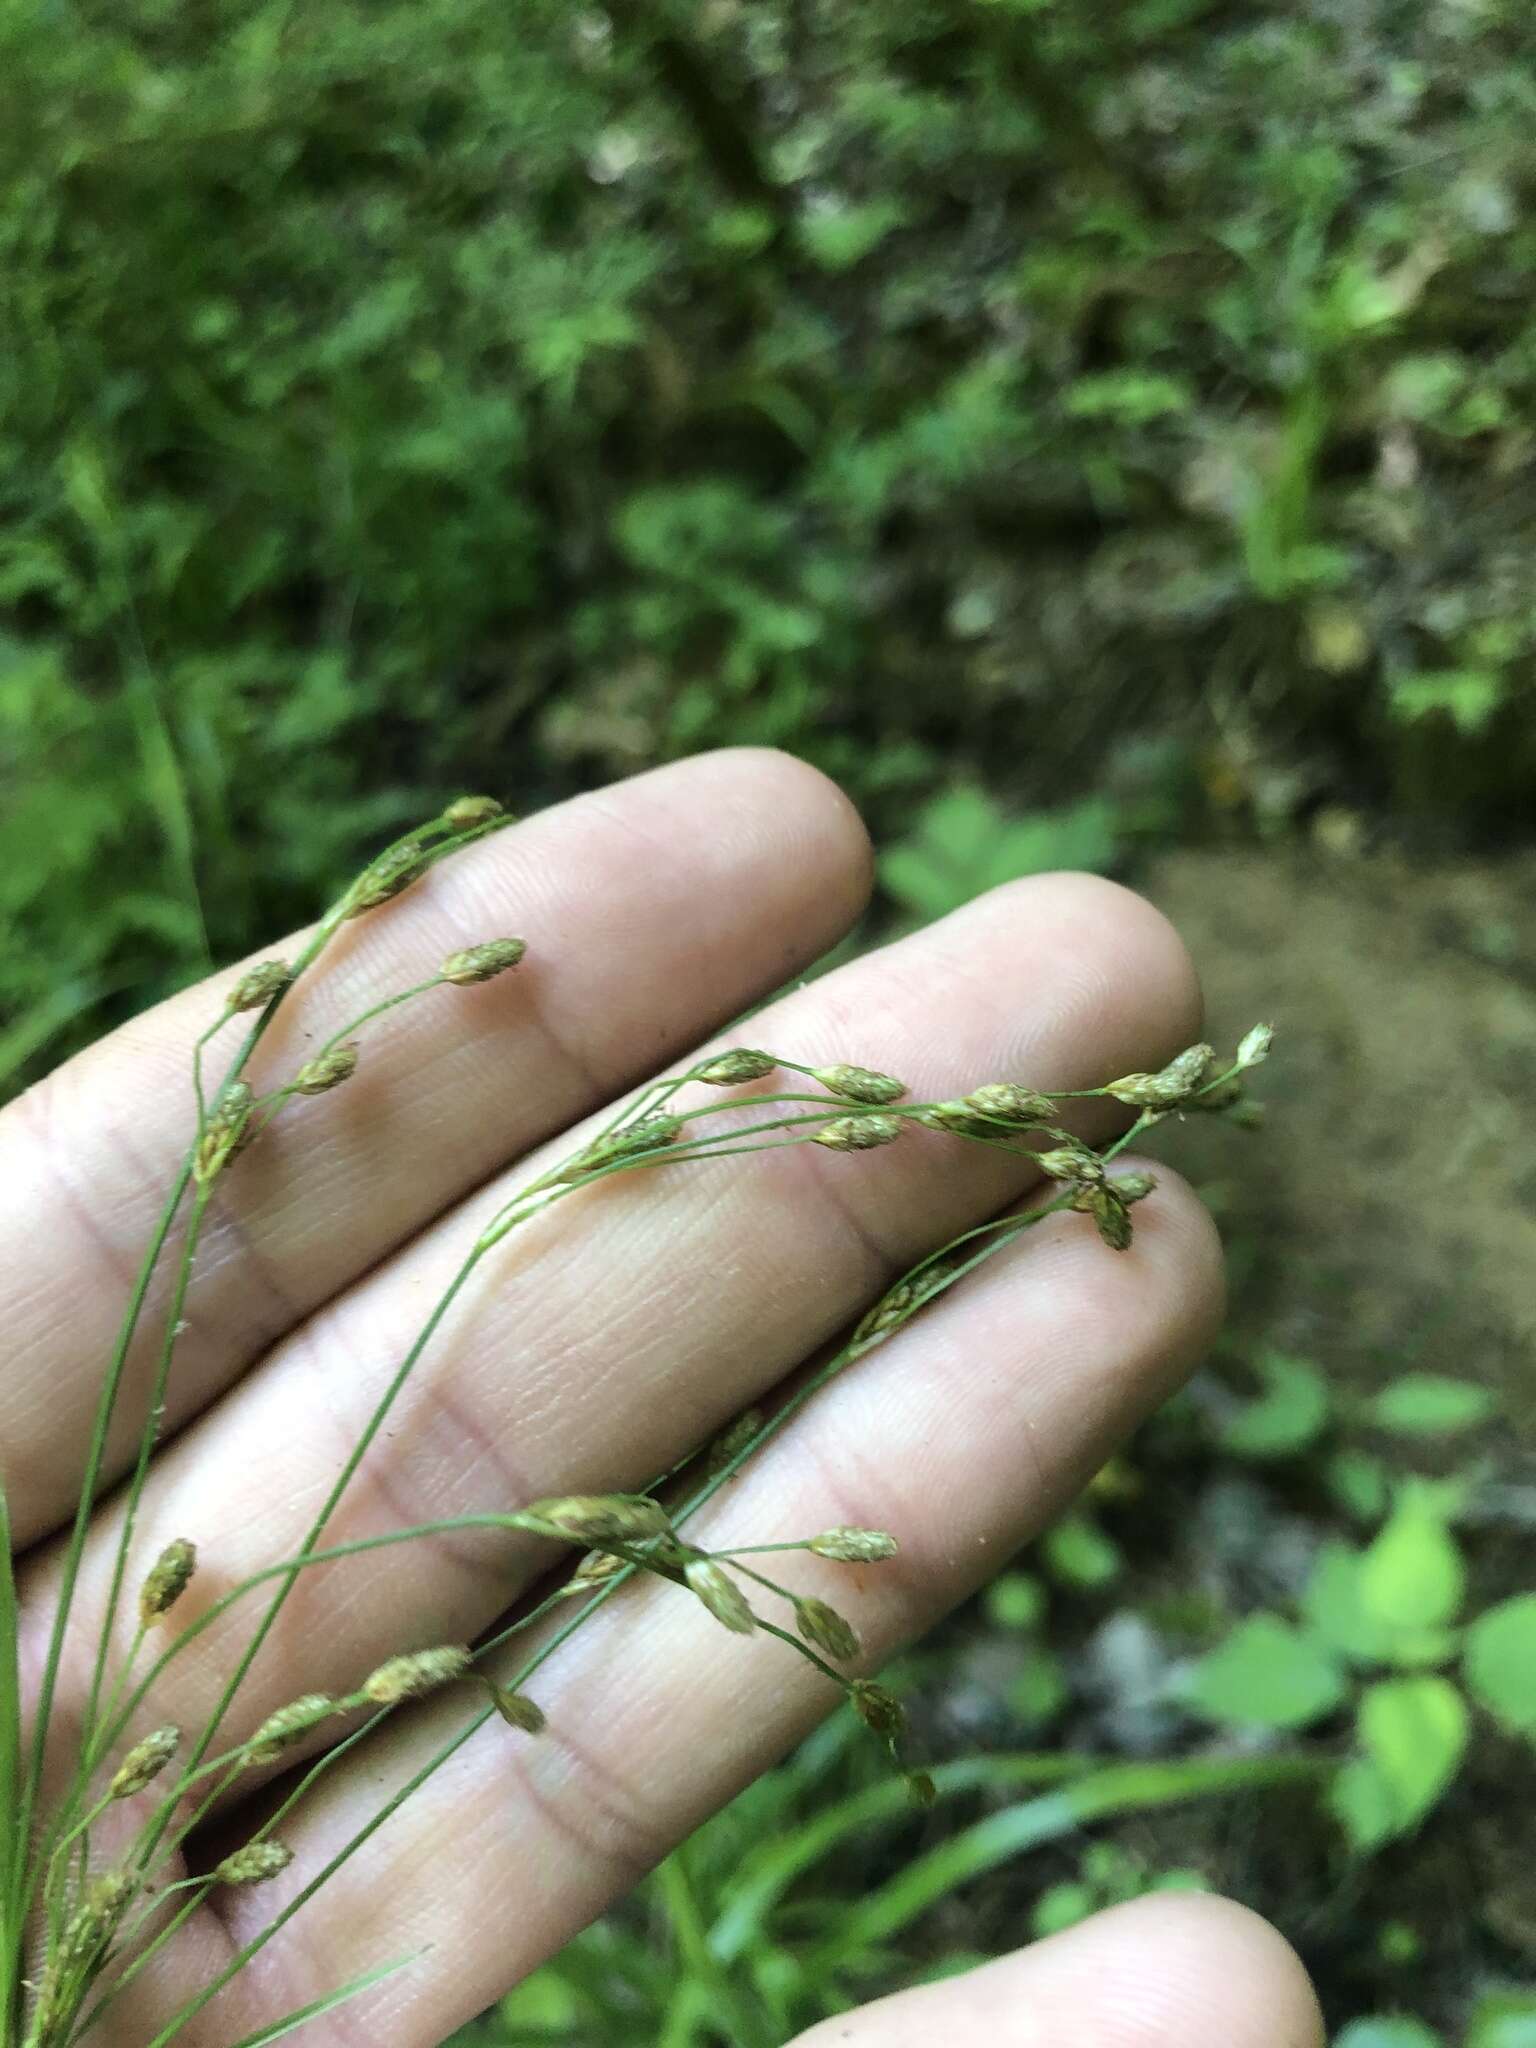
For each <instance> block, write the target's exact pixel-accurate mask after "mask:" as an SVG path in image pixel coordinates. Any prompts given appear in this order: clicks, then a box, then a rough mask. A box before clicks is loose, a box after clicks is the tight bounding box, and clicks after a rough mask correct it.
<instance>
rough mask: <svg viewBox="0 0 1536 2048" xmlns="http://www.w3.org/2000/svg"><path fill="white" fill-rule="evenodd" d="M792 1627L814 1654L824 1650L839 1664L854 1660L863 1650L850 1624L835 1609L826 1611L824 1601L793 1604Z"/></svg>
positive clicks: (798, 1601) (826, 1606) (803, 1601)
mask: <svg viewBox="0 0 1536 2048" xmlns="http://www.w3.org/2000/svg"><path fill="white" fill-rule="evenodd" d="M795 1627H796V1628H797V1629H799V1631H800V1633H801V1635H803V1636H804V1637H805V1640H806V1641H807V1642H808V1643H813V1644H814V1645H815V1646H816V1648H817V1649H818V1650H825V1651H826V1653H827V1655H828V1656H829V1657H835V1658H836V1659H837V1661H838V1662H839V1663H840V1664H846V1663H848V1662H849V1660H850V1659H851V1658H854V1657H857V1656H858V1654H859V1651H860V1649H861V1648H862V1647H863V1645H862V1644H861V1643H860V1641H859V1639H858V1636H857V1635H856V1634H855V1632H854V1629H853V1626H852V1624H851V1623H850V1622H846V1621H844V1619H843V1617H842V1616H841V1615H840V1614H839V1613H838V1611H837V1609H836V1608H835V1607H829V1606H828V1605H827V1603H826V1601H825V1600H797V1601H796V1602H795Z"/></svg>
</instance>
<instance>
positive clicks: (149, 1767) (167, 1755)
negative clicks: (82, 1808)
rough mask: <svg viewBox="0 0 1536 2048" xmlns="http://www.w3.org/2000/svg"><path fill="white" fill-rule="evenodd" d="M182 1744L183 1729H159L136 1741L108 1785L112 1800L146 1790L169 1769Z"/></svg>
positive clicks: (108, 1794) (128, 1796)
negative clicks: (167, 1766) (167, 1767)
mask: <svg viewBox="0 0 1536 2048" xmlns="http://www.w3.org/2000/svg"><path fill="white" fill-rule="evenodd" d="M180 1744H181V1730H180V1729H179V1728H170V1727H166V1728H156V1729H155V1730H154V1731H153V1732H152V1733H151V1734H149V1735H146V1736H145V1737H144V1739H143V1740H142V1741H141V1742H136V1743H135V1744H134V1745H133V1747H132V1749H130V1750H129V1752H128V1754H127V1755H126V1756H125V1757H124V1758H123V1760H122V1762H121V1763H120V1764H119V1765H118V1767H117V1769H116V1771H115V1772H114V1773H113V1777H112V1782H111V1784H110V1785H109V1786H108V1787H107V1797H108V1798H109V1799H131V1798H132V1797H133V1795H134V1793H135V1792H142V1791H143V1790H144V1787H145V1786H146V1785H149V1784H152V1783H153V1782H154V1780H155V1779H156V1778H158V1777H159V1775H160V1773H161V1772H162V1771H163V1770H164V1769H165V1767H166V1765H167V1764H168V1763H169V1762H170V1760H171V1758H172V1757H173V1756H174V1755H175V1754H176V1751H177V1749H178V1748H179V1747H180Z"/></svg>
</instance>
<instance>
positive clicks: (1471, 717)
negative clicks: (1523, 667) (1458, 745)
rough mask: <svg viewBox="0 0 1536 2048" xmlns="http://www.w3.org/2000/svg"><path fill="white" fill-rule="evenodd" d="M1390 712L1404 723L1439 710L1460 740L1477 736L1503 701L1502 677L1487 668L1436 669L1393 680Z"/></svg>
mask: <svg viewBox="0 0 1536 2048" xmlns="http://www.w3.org/2000/svg"><path fill="white" fill-rule="evenodd" d="M1390 689H1391V696H1390V698H1389V702H1390V704H1391V709H1392V715H1393V717H1394V718H1399V719H1401V720H1402V721H1403V723H1404V724H1405V725H1411V724H1412V723H1414V722H1415V721H1416V720H1417V719H1420V718H1426V717H1429V716H1430V715H1432V714H1435V713H1439V714H1441V715H1443V716H1444V717H1446V718H1448V719H1449V720H1450V722H1451V724H1452V725H1453V726H1454V727H1455V728H1456V730H1457V732H1458V733H1459V734H1460V735H1461V736H1462V738H1463V739H1476V737H1477V736H1478V734H1479V733H1481V732H1482V731H1483V730H1484V728H1485V727H1486V726H1487V724H1488V723H1489V721H1490V720H1491V719H1492V717H1493V714H1494V713H1495V712H1496V711H1497V710H1498V708H1499V706H1500V704H1501V703H1502V702H1503V700H1504V693H1505V685H1504V679H1503V677H1502V676H1500V675H1498V674H1496V673H1490V672H1489V671H1488V670H1486V669H1472V668H1456V669H1437V670H1435V671H1434V672H1433V673H1431V674H1425V675H1403V676H1395V677H1394V678H1393V679H1392V682H1391V685H1390Z"/></svg>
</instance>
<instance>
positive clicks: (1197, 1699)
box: [1181, 1614, 1344, 1728]
mask: <svg viewBox="0 0 1536 2048" xmlns="http://www.w3.org/2000/svg"><path fill="white" fill-rule="evenodd" d="M1181 1692H1182V1695H1183V1697H1184V1698H1185V1699H1186V1700H1187V1701H1188V1702H1189V1704H1190V1705H1191V1706H1193V1707H1197V1708H1198V1709H1199V1710H1200V1712H1201V1713H1203V1714H1204V1715H1206V1716H1207V1718H1208V1719H1210V1720H1212V1721H1237V1722H1246V1723H1249V1724H1251V1725H1253V1726H1255V1727H1261V1728H1307V1727H1310V1726H1311V1725H1312V1723H1313V1722H1314V1721H1320V1720H1322V1719H1323V1717H1324V1716H1325V1715H1326V1714H1331V1713H1332V1712H1333V1710H1334V1709H1335V1708H1336V1707H1337V1706H1338V1704H1339V1702H1340V1701H1341V1700H1342V1699H1343V1697H1344V1674H1343V1672H1342V1671H1341V1669H1340V1667H1339V1664H1338V1662H1337V1660H1336V1659H1335V1658H1334V1657H1333V1656H1332V1655H1331V1654H1330V1652H1329V1651H1328V1649H1327V1648H1326V1646H1325V1645H1324V1644H1322V1643H1320V1642H1318V1641H1317V1640H1316V1639H1315V1638H1314V1637H1313V1636H1311V1635H1308V1634H1304V1633H1303V1632H1302V1631H1301V1630H1300V1629H1296V1628H1293V1627H1292V1626H1291V1625H1290V1623H1289V1622H1286V1621H1282V1620H1281V1619H1280V1618H1279V1616H1278V1615H1274V1614H1254V1615H1250V1616H1249V1617H1248V1619H1247V1620H1246V1621H1242V1622H1239V1623H1238V1625H1237V1627H1236V1628H1235V1629H1233V1631H1232V1633H1231V1635H1229V1636H1228V1637H1227V1640H1226V1641H1225V1642H1224V1643H1223V1644H1221V1646H1220V1647H1219V1648H1218V1649H1215V1650H1213V1651H1212V1652H1211V1653H1210V1655H1209V1656H1208V1657H1203V1658H1201V1660H1200V1662H1199V1663H1198V1664H1196V1665H1195V1667H1194V1669H1193V1670H1192V1671H1191V1672H1190V1673H1189V1674H1188V1676H1187V1678H1186V1680H1185V1682H1184V1684H1183V1686H1182V1687H1181Z"/></svg>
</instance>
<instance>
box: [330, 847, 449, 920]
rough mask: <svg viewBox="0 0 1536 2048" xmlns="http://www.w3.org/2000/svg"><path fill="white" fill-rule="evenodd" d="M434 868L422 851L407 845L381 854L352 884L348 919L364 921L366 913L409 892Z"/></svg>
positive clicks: (392, 848)
mask: <svg viewBox="0 0 1536 2048" xmlns="http://www.w3.org/2000/svg"><path fill="white" fill-rule="evenodd" d="M430 866H431V862H430V860H429V859H428V857H427V855H426V854H425V853H424V852H423V850H422V849H421V847H419V846H416V845H411V844H407V845H405V846H395V847H391V848H390V849H389V851H388V852H387V853H381V854H380V855H379V857H378V859H377V860H376V861H375V862H374V863H373V865H372V867H369V868H365V869H364V870H363V872H362V874H360V875H359V876H358V878H357V880H356V881H355V882H354V883H353V884H352V890H351V893H350V895H349V896H348V898H347V909H346V915H347V916H348V917H361V916H362V914H363V912H364V911H365V910H377V909H378V907H379V905H380V904H381V903H388V902H389V901H390V899H391V898H392V897H395V896H398V895H400V894H401V892H402V891H403V890H406V889H409V887H410V886H411V884H412V882H415V881H419V880H420V879H421V877H422V876H423V875H424V874H425V873H426V872H427V869H428V868H429V867H430Z"/></svg>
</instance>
